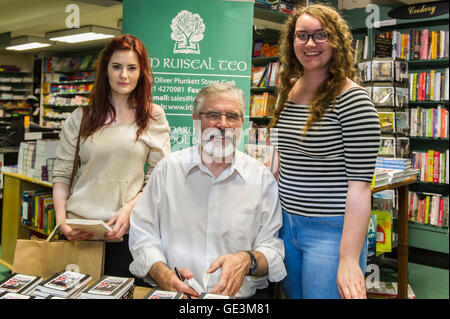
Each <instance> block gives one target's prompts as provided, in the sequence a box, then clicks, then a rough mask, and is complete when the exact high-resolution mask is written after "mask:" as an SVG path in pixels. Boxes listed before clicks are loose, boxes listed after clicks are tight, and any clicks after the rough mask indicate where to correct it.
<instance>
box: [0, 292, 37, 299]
mask: <svg viewBox="0 0 450 319" xmlns="http://www.w3.org/2000/svg"><path fill="white" fill-rule="evenodd" d="M0 299H34V297H32V296H27V295H22V294H17V293H15V292H8V291H4V292H0Z"/></svg>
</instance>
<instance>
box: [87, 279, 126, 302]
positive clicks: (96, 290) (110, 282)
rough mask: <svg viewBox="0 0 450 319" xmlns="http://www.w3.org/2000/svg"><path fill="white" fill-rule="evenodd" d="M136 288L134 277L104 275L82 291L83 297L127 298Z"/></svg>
mask: <svg viewBox="0 0 450 319" xmlns="http://www.w3.org/2000/svg"><path fill="white" fill-rule="evenodd" d="M132 289H134V279H133V278H126V277H115V276H106V275H105V276H103V277H102V278H100V279H99V280H98V281H96V282H95V283H94V284H92V285H91V286H89V287H86V288H85V289H84V290H83V291H82V292H81V298H82V299H127V298H126V297H128V296H130V295H131V296H132V293H129V291H130V290H132Z"/></svg>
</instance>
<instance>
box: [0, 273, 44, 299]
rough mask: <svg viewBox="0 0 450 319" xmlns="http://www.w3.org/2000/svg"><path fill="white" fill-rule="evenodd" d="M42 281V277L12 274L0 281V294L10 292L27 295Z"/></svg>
mask: <svg viewBox="0 0 450 319" xmlns="http://www.w3.org/2000/svg"><path fill="white" fill-rule="evenodd" d="M41 281H42V278H41V277H40V276H29V275H24V274H17V273H16V274H11V275H10V276H8V277H6V278H5V279H3V280H2V281H0V292H1V291H8V292H14V293H21V294H26V293H27V292H28V291H30V290H32V289H33V288H34V287H35V286H36V285H37V284H39V283H40V282H41Z"/></svg>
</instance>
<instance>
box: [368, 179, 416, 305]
mask: <svg viewBox="0 0 450 319" xmlns="http://www.w3.org/2000/svg"><path fill="white" fill-rule="evenodd" d="M416 180H417V177H416V176H410V177H408V178H407V179H405V180H403V181H401V182H399V183H396V184H392V185H384V186H381V187H377V188H375V189H373V190H372V193H377V192H381V191H384V190H387V189H395V188H396V189H397V191H398V244H397V255H398V263H397V274H398V275H397V283H398V298H399V299H407V298H408V188H409V185H410V184H412V183H415V182H416Z"/></svg>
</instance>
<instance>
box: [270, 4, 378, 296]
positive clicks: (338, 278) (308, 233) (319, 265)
mask: <svg viewBox="0 0 450 319" xmlns="http://www.w3.org/2000/svg"><path fill="white" fill-rule="evenodd" d="M351 42H352V35H351V33H350V30H349V27H348V25H347V23H346V22H345V20H344V19H343V18H342V17H341V16H340V15H339V13H338V12H337V11H336V10H335V9H334V8H332V7H330V6H327V5H322V4H314V5H310V6H306V7H301V8H299V9H298V10H297V11H296V13H295V14H293V15H292V16H291V17H290V18H289V19H288V21H287V22H286V25H285V29H284V31H283V33H282V38H281V40H280V52H281V53H280V56H281V58H280V59H281V65H282V67H281V71H280V74H279V85H278V90H279V91H278V92H279V97H278V102H277V107H276V110H275V114H274V117H273V119H272V121H271V123H270V124H269V128H270V134H271V141H272V144H273V145H274V146H275V148H276V150H277V157H276V158H277V161H276V162H277V164H276V165H275V172H274V174H275V175H276V176H277V177H278V180H279V193H280V200H281V205H282V210H283V226H282V229H281V230H280V237H281V238H282V239H283V240H284V244H285V254H286V256H285V264H286V269H287V273H288V274H287V277H286V278H285V279H284V281H283V284H282V286H283V290H284V293H285V295H286V297H287V298H327V299H332V298H333V299H334V298H365V296H366V295H365V281H364V272H365V266H366V256H367V243H366V235H367V229H368V224H369V219H370V203H371V190H370V184H371V181H372V175H373V172H374V169H375V162H376V157H377V152H378V146H379V138H380V123H379V119H378V115H377V111H376V109H375V107H374V105H373V103H372V101H371V99H370V97H369V95H368V94H367V92H366V91H365V90H364V89H363V88H361V87H360V86H358V85H357V84H356V83H355V82H353V79H354V77H355V69H354V66H353V56H354V50H353V49H352V47H351Z"/></svg>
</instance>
